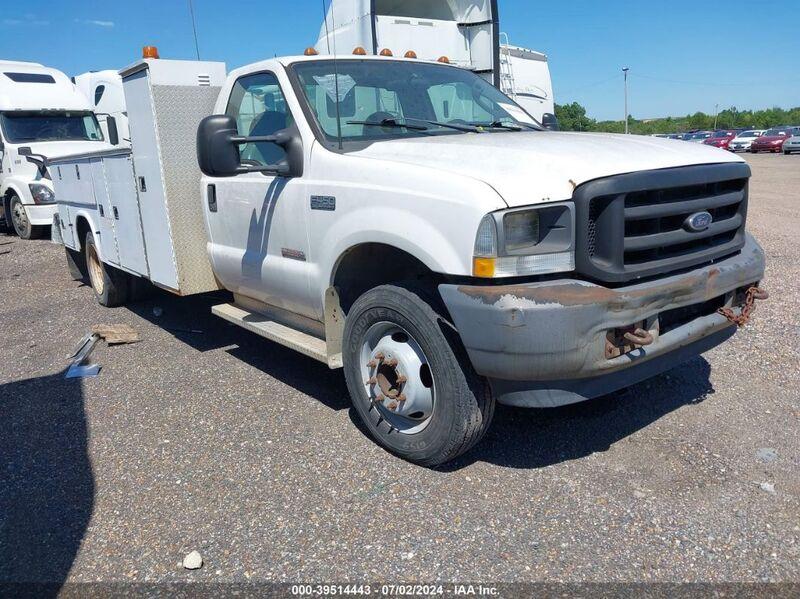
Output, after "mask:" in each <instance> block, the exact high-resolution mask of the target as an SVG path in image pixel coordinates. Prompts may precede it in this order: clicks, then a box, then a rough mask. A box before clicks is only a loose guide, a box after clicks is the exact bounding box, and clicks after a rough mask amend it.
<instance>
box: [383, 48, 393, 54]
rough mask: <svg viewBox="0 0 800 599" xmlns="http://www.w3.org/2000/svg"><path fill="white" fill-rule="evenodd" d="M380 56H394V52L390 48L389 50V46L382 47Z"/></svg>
mask: <svg viewBox="0 0 800 599" xmlns="http://www.w3.org/2000/svg"><path fill="white" fill-rule="evenodd" d="M381 56H394V54H393V53H392V51H391V50H389V48H384V49H383V50H381Z"/></svg>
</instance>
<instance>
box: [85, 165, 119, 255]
mask: <svg viewBox="0 0 800 599" xmlns="http://www.w3.org/2000/svg"><path fill="white" fill-rule="evenodd" d="M89 167H90V168H91V171H92V186H93V187H94V198H95V201H96V202H97V228H98V229H99V231H98V232H99V233H100V245H101V248H102V249H101V250H100V252H101V255H102V257H103V262H106V263H107V264H113V265H114V266H118V265H119V252H118V251H117V240H116V238H115V236H114V214H113V212H112V210H111V200H110V198H109V193H108V189H107V188H106V181H105V175H104V173H103V160H102V159H100V158H94V159H92V160H91V161H90V163H89Z"/></svg>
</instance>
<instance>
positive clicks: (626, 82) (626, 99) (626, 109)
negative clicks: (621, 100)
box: [622, 67, 630, 135]
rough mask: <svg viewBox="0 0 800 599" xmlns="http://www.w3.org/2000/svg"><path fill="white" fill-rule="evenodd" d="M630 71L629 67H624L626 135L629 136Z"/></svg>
mask: <svg viewBox="0 0 800 599" xmlns="http://www.w3.org/2000/svg"><path fill="white" fill-rule="evenodd" d="M628 71H630V68H629V67H622V72H623V73H625V135H627V134H628Z"/></svg>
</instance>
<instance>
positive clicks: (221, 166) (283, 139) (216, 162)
mask: <svg viewBox="0 0 800 599" xmlns="http://www.w3.org/2000/svg"><path fill="white" fill-rule="evenodd" d="M250 143H273V144H276V145H278V146H280V147H282V148H283V149H284V150H286V159H285V160H283V161H281V162H280V163H278V164H269V165H265V166H244V165H242V161H241V156H240V154H239V146H242V145H245V144H250ZM197 162H198V165H199V166H200V170H201V171H202V172H203V174H204V175H207V176H209V177H233V176H235V175H240V174H242V173H266V174H273V175H277V176H279V177H300V176H302V174H303V144H302V142H301V140H300V133H299V131H297V129H296V128H295V127H291V128H288V129H283V130H282V131H278V132H277V133H275V134H274V135H265V136H254V137H243V136H240V135H239V132H238V129H237V126H236V119H234V118H233V117H231V116H227V115H213V116H209V117H206V118H204V119H203V120H202V121H201V122H200V126H199V127H198V129H197Z"/></svg>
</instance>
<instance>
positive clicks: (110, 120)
mask: <svg viewBox="0 0 800 599" xmlns="http://www.w3.org/2000/svg"><path fill="white" fill-rule="evenodd" d="M106 127H107V128H108V143H110V144H111V145H112V146H118V145H119V129H117V119H115V118H114V117H113V116H107V117H106Z"/></svg>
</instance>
